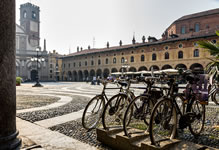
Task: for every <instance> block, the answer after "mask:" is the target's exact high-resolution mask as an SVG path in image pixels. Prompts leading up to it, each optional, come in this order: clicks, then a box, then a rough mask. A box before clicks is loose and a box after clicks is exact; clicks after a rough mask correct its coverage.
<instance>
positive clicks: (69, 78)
mask: <svg viewBox="0 0 219 150" xmlns="http://www.w3.org/2000/svg"><path fill="white" fill-rule="evenodd" d="M68 81H72V74H71V71H69V72H68Z"/></svg>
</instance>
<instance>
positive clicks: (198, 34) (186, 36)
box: [64, 28, 219, 57]
mask: <svg viewBox="0 0 219 150" xmlns="http://www.w3.org/2000/svg"><path fill="white" fill-rule="evenodd" d="M215 30H219V29H218V28H217V29H216V28H215V29H212V30H204V31H200V32H193V33H192V34H191V33H188V34H181V35H180V36H179V37H176V38H168V39H166V40H162V39H159V40H158V41H156V42H145V43H136V44H128V45H123V46H114V47H109V48H107V47H106V48H99V49H90V50H88V49H86V50H82V51H79V52H75V53H71V54H69V55H66V56H64V57H72V56H79V55H87V54H91V53H100V52H107V51H113V50H121V49H128V48H133V47H136V48H138V47H142V46H150V45H157V44H162V43H168V42H173V41H180V40H189V39H195V38H202V37H208V36H216V34H215Z"/></svg>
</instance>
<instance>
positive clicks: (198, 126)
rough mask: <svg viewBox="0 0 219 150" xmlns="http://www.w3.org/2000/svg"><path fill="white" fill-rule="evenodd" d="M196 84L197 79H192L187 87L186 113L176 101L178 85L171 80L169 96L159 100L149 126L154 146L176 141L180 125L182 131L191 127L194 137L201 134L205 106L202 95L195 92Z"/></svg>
mask: <svg viewBox="0 0 219 150" xmlns="http://www.w3.org/2000/svg"><path fill="white" fill-rule="evenodd" d="M194 84H197V79H196V78H190V80H189V84H188V85H187V89H188V91H187V92H188V93H187V94H188V95H187V96H186V98H187V99H186V100H184V101H183V103H184V104H183V106H184V108H183V110H185V112H182V110H180V108H179V106H178V104H177V102H176V99H175V98H176V94H175V93H177V92H178V84H176V83H175V80H174V79H170V80H169V86H170V88H169V92H168V96H165V97H163V98H162V99H161V100H159V102H158V103H157V104H156V105H155V106H154V108H153V110H152V114H151V118H150V124H149V133H150V140H151V144H152V145H156V146H160V143H161V142H163V141H166V140H172V139H174V138H175V136H176V133H177V126H178V125H179V128H180V129H185V128H186V127H189V130H190V132H191V133H192V134H193V135H194V136H198V135H199V134H200V133H201V131H202V130H203V128H204V122H205V105H203V104H200V100H199V97H200V95H199V94H197V93H195V92H194V91H193V88H192V87H193V85H194ZM178 116H179V117H180V119H179V121H178V120H177V117H178ZM178 123H179V124H178Z"/></svg>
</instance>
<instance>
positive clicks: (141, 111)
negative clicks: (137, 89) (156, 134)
mask: <svg viewBox="0 0 219 150" xmlns="http://www.w3.org/2000/svg"><path fill="white" fill-rule="evenodd" d="M152 109H153V104H152V102H151V101H150V99H149V98H148V96H144V95H141V96H137V97H136V98H135V99H134V100H132V101H131V103H130V104H129V106H128V108H127V110H126V112H125V116H124V120H123V130H124V133H125V135H126V136H128V137H132V136H134V135H136V134H144V133H145V131H146V130H147V129H148V127H149V121H150V115H151V112H152Z"/></svg>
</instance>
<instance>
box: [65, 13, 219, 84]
mask: <svg viewBox="0 0 219 150" xmlns="http://www.w3.org/2000/svg"><path fill="white" fill-rule="evenodd" d="M216 30H219V9H214V10H209V11H205V12H200V13H196V14H191V15H186V16H183V17H181V18H179V19H178V20H176V21H174V22H173V23H172V24H171V25H170V26H169V27H168V28H167V29H166V30H165V32H164V33H163V34H162V38H161V39H156V38H155V37H150V36H149V37H148V39H147V41H146V39H145V37H144V36H143V37H142V41H141V42H139V43H137V42H136V40H135V38H134V37H133V40H132V44H129V45H123V44H122V41H120V42H119V46H114V47H110V46H109V43H107V47H106V48H101V49H90V47H89V48H88V49H86V50H79V48H78V49H77V52H76V53H72V54H69V55H67V56H65V57H63V62H62V78H63V79H64V80H72V81H83V80H85V79H86V78H90V79H92V77H94V76H96V77H97V76H100V77H103V78H106V77H107V76H109V74H110V73H112V72H121V71H122V69H121V68H122V66H123V65H124V64H125V63H126V64H128V65H129V66H130V68H128V70H127V71H132V72H135V71H141V70H151V68H153V70H160V69H168V68H182V69H191V70H193V69H195V68H199V69H200V70H202V71H203V72H204V68H205V67H206V66H207V65H208V64H209V62H210V61H209V60H208V59H207V57H213V56H211V55H210V53H209V52H207V51H206V50H204V49H202V48H199V46H198V44H197V42H198V41H200V40H208V41H211V42H212V43H216V42H218V41H219V39H218V37H217V36H216V34H215V31H216Z"/></svg>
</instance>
